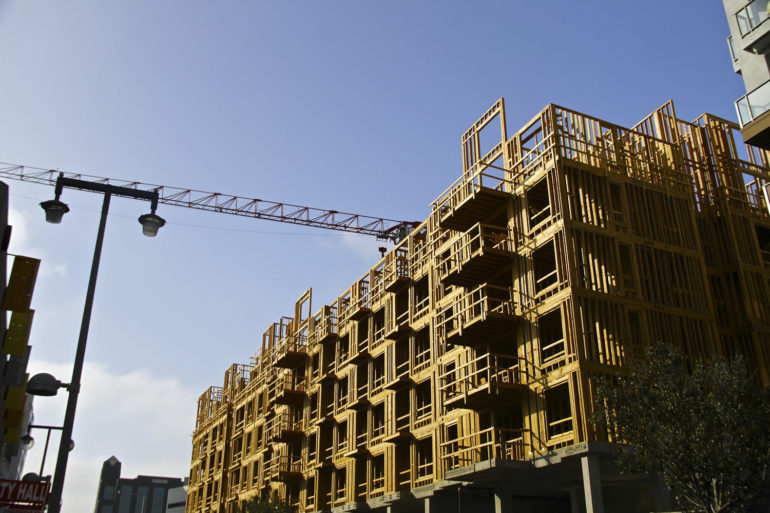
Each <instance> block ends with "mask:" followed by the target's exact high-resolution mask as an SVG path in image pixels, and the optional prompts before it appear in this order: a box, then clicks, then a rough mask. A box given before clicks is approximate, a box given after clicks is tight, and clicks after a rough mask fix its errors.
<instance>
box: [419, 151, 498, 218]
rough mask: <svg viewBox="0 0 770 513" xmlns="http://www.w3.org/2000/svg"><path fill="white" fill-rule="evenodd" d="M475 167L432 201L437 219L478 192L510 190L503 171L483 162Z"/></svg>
mask: <svg viewBox="0 0 770 513" xmlns="http://www.w3.org/2000/svg"><path fill="white" fill-rule="evenodd" d="M475 167H476V170H475V171H474V170H470V172H469V173H468V174H464V175H463V176H461V177H460V178H458V179H457V180H455V182H454V183H453V184H452V185H450V186H449V187H448V188H447V189H446V190H445V191H444V192H443V193H441V195H440V196H439V197H438V198H436V199H435V200H434V201H433V204H432V208H433V211H434V212H438V215H439V219H443V218H444V217H445V216H446V215H447V214H449V213H451V212H452V211H454V210H455V209H456V208H458V207H459V206H460V205H462V204H463V203H464V202H465V201H466V200H467V199H468V198H471V197H473V196H474V195H476V194H477V193H478V192H479V191H482V190H484V189H488V190H495V191H501V192H509V191H510V190H511V188H510V181H509V180H508V179H507V178H506V176H505V171H503V170H501V169H498V168H496V167H492V166H490V165H489V164H487V163H484V162H479V163H477V164H476V166H475Z"/></svg>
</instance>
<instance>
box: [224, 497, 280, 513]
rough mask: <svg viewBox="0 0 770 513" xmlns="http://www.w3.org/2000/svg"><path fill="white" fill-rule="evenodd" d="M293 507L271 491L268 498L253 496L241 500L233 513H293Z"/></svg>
mask: <svg viewBox="0 0 770 513" xmlns="http://www.w3.org/2000/svg"><path fill="white" fill-rule="evenodd" d="M293 512H294V508H293V507H292V506H291V504H289V503H288V502H286V501H284V500H281V499H280V498H279V497H278V494H276V493H273V494H272V495H271V496H270V498H269V499H267V498H262V497H254V498H252V499H247V500H245V501H243V502H241V503H240V504H239V505H238V507H237V508H235V513H293Z"/></svg>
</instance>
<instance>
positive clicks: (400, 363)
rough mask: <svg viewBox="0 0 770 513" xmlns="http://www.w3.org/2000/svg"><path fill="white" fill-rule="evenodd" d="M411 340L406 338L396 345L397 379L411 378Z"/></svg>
mask: <svg viewBox="0 0 770 513" xmlns="http://www.w3.org/2000/svg"><path fill="white" fill-rule="evenodd" d="M409 345H410V344H409V339H408V338H404V339H401V340H398V341H396V344H395V367H396V374H395V376H396V379H399V378H403V377H408V376H409Z"/></svg>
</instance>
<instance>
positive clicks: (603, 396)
mask: <svg viewBox="0 0 770 513" xmlns="http://www.w3.org/2000/svg"><path fill="white" fill-rule="evenodd" d="M684 369H685V366H684V365H683V359H682V354H681V352H680V351H679V350H678V349H676V348H673V347H671V346H668V345H664V344H658V345H656V346H654V347H653V348H652V349H651V350H650V351H649V352H648V354H647V358H646V359H645V360H644V361H641V362H639V363H638V364H637V365H636V366H634V367H633V368H632V373H631V374H630V375H629V376H627V377H620V378H616V379H615V380H603V381H601V382H600V383H599V386H598V387H597V398H598V408H597V411H596V412H595V414H594V416H593V420H594V422H596V423H597V424H598V425H599V426H600V427H601V428H602V429H605V430H607V432H608V433H610V434H611V435H612V436H613V438H615V439H616V440H622V441H625V442H626V443H624V444H620V445H619V448H618V457H617V464H618V468H619V470H620V471H621V472H627V473H645V474H660V475H662V476H663V479H664V480H665V482H666V485H667V486H668V487H669V489H670V490H671V492H672V495H673V498H674V501H675V503H676V505H677V507H678V508H680V509H682V510H685V511H707V512H709V513H717V512H722V513H728V512H729V513H737V512H744V511H768V510H770V509H766V508H767V504H768V503H767V502H766V500H767V489H768V488H767V487H768V477H769V476H768V474H767V471H768V462H770V395H768V393H767V390H765V391H763V392H761V393H760V391H759V390H758V387H757V386H756V384H755V381H754V380H753V378H752V376H751V375H750V373H749V372H747V369H746V365H745V362H744V361H743V359H741V358H738V359H736V360H735V361H732V362H728V361H725V360H723V359H715V360H713V361H711V362H706V363H704V362H696V363H694V364H692V365H691V369H690V372H685V371H684ZM760 503H761V504H760Z"/></svg>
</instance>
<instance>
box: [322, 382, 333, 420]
mask: <svg viewBox="0 0 770 513" xmlns="http://www.w3.org/2000/svg"><path fill="white" fill-rule="evenodd" d="M334 385H335V384H334V382H333V381H326V382H324V383H323V384H322V385H321V416H322V417H329V416H332V415H334Z"/></svg>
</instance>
